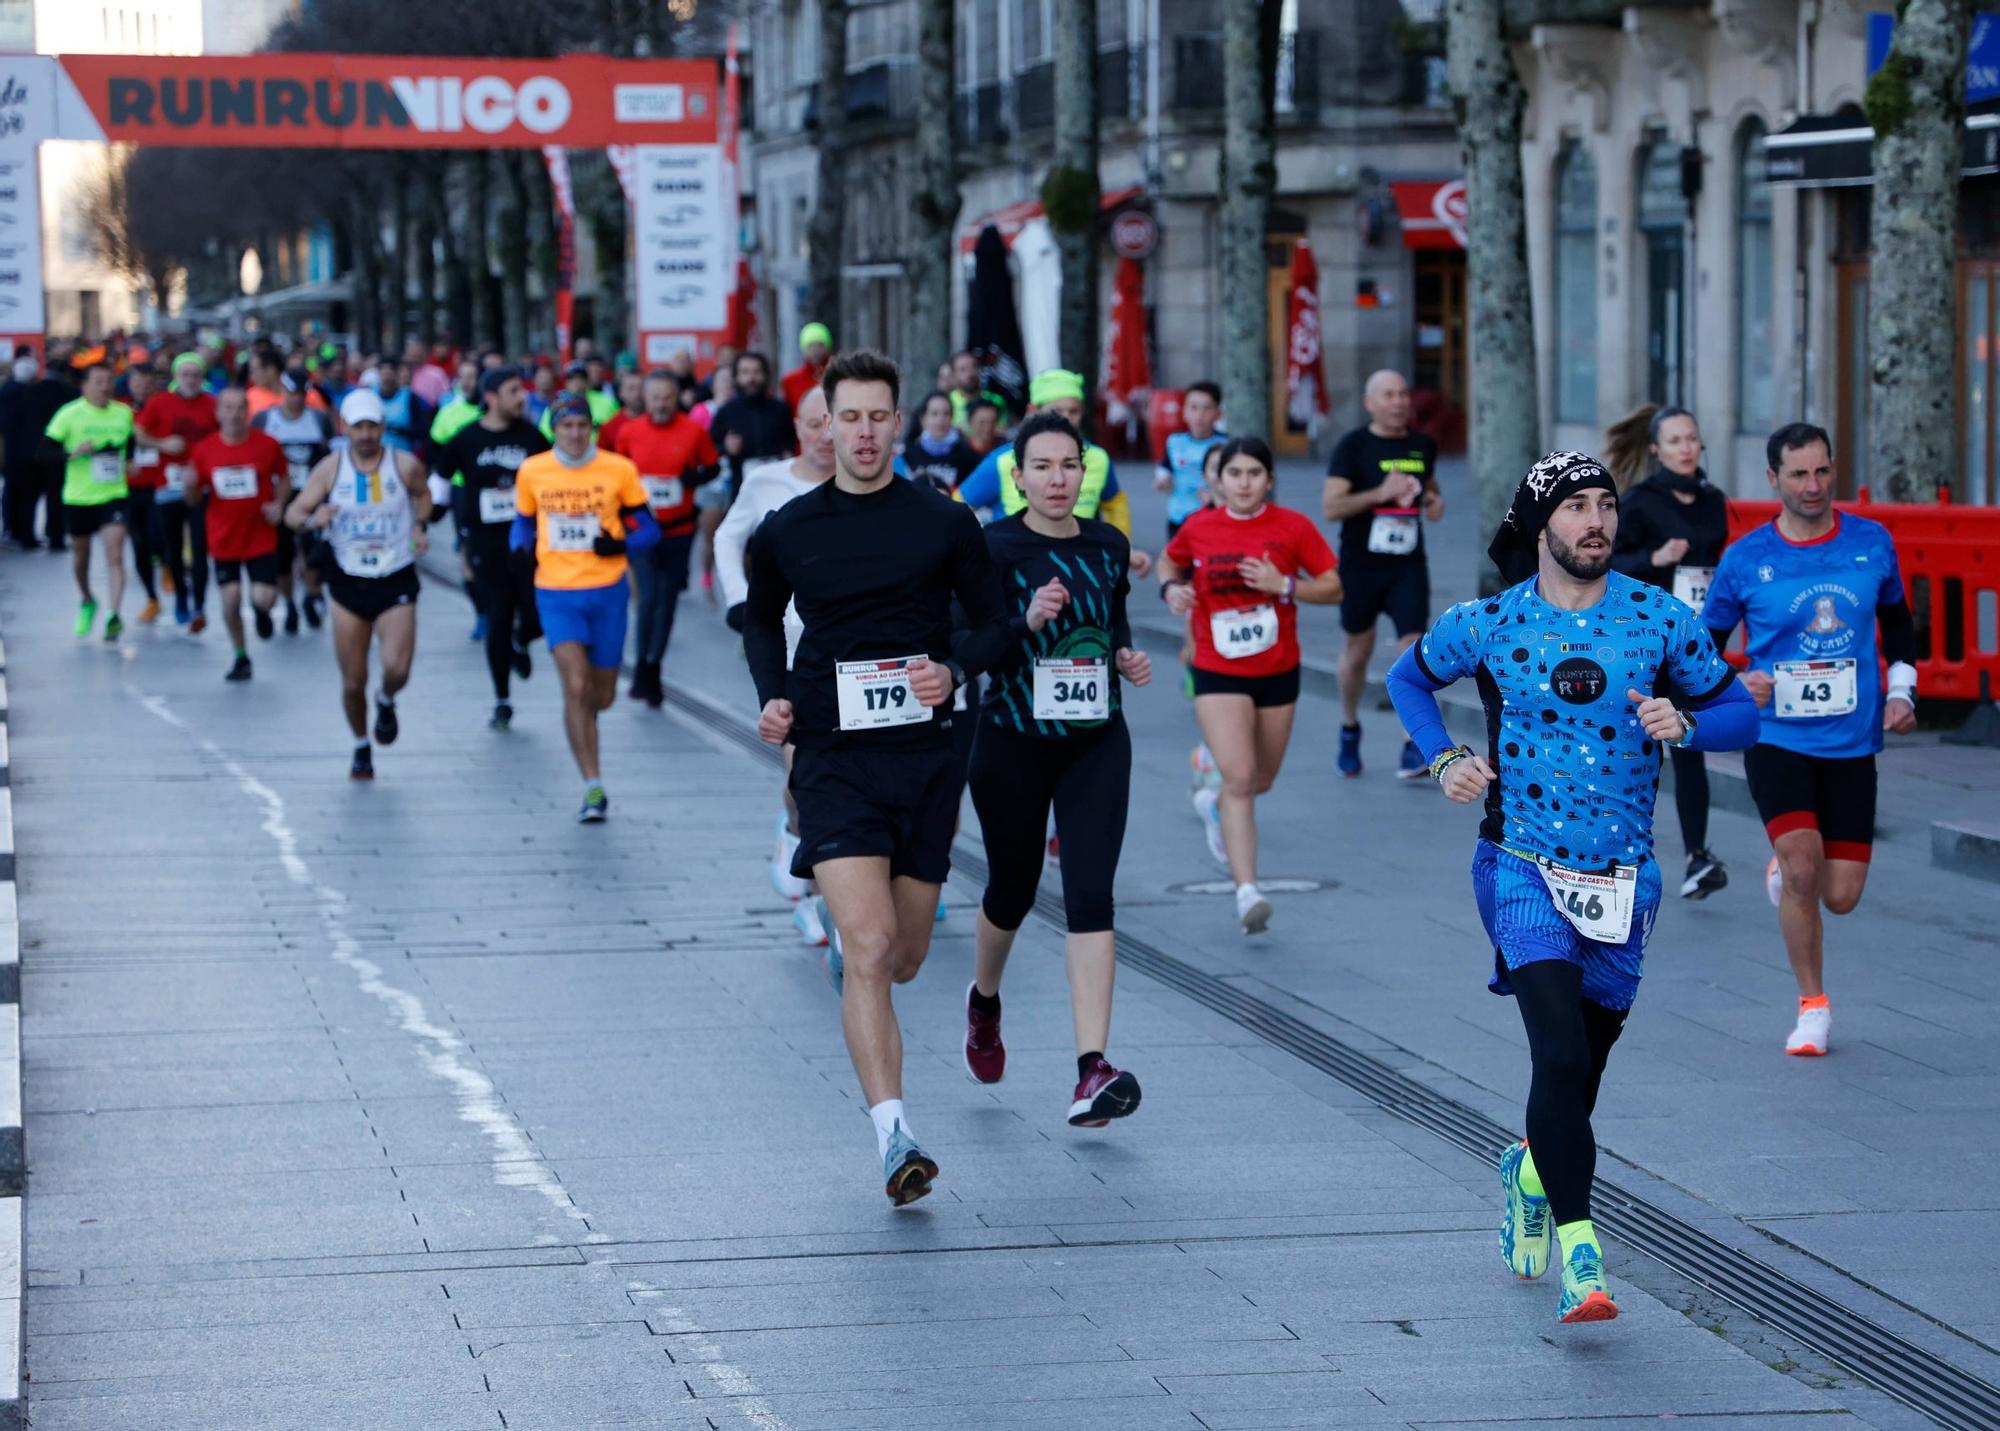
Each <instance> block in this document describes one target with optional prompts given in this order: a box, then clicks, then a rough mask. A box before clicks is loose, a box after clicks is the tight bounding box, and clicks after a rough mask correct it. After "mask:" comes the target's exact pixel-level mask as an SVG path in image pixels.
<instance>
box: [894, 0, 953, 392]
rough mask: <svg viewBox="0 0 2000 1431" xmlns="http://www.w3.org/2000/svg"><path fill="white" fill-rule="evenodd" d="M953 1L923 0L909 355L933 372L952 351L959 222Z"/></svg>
mask: <svg viewBox="0 0 2000 1431" xmlns="http://www.w3.org/2000/svg"><path fill="white" fill-rule="evenodd" d="M956 26H957V6H956V4H955V3H954V0H917V76H918V91H917V182H916V192H915V194H914V196H913V198H912V201H911V204H910V212H911V216H912V218H913V220H914V222H913V223H912V224H911V234H910V251H909V256H908V260H907V263H906V265H905V272H906V273H907V274H908V282H909V299H910V309H909V320H908V322H907V323H906V324H905V325H904V334H905V346H904V351H903V357H904V360H905V361H906V362H907V363H908V365H909V368H910V371H912V372H915V373H930V372H935V371H936V370H937V366H938V364H939V363H942V362H943V361H944V360H945V359H946V358H947V357H949V356H950V354H951V276H952V258H953V253H952V250H953V240H954V238H955V232H956V229H957V226H958V207H959V199H958V145H957V142H956V135H955V134H954V133H953V130H954V127H955V126H954V118H955V115H956V111H957V106H956V104H955V103H954V100H955V98H956V90H955V86H954V84H953V79H952V75H953V64H954V60H955V57H956V55H957V44H956Z"/></svg>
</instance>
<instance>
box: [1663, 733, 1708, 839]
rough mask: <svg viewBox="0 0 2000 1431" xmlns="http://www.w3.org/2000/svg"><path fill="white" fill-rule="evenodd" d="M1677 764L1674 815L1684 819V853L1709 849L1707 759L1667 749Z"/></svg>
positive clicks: (1695, 751) (1689, 752)
mask: <svg viewBox="0 0 2000 1431" xmlns="http://www.w3.org/2000/svg"><path fill="white" fill-rule="evenodd" d="M1667 755H1668V757H1669V758H1670V759H1672V761H1673V762H1674V812H1675V813H1676V814H1678V815H1679V816H1680V817H1681V846H1682V849H1683V850H1684V852H1685V853H1687V854H1690V855H1691V854H1693V853H1694V852H1695V851H1696V850H1705V849H1707V848H1708V757H1707V756H1705V755H1703V754H1702V753H1701V752H1700V751H1698V750H1683V749H1681V748H1680V747H1679V746H1678V745H1670V746H1668V747H1667Z"/></svg>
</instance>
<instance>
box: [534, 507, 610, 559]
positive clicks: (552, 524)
mask: <svg viewBox="0 0 2000 1431" xmlns="http://www.w3.org/2000/svg"><path fill="white" fill-rule="evenodd" d="M546 520H547V522H548V534H549V550H550V551H552V552H587V551H589V550H591V549H592V548H593V547H595V546H596V545H597V537H598V533H599V532H600V531H601V530H602V529H603V523H602V521H600V520H599V518H598V515H597V513H595V512H550V513H548V515H547V517H546Z"/></svg>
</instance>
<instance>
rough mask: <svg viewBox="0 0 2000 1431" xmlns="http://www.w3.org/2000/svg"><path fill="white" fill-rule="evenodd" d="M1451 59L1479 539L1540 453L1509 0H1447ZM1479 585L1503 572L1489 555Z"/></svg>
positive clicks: (1487, 535) (1490, 583)
mask: <svg viewBox="0 0 2000 1431" xmlns="http://www.w3.org/2000/svg"><path fill="white" fill-rule="evenodd" d="M1445 15H1446V24H1447V37H1446V63H1447V65H1448V66H1449V70H1450V78H1451V93H1452V106H1453V109H1454V111H1455V112H1456V116H1457V120H1458V140H1459V144H1460V146H1461V147H1462V148H1463V149H1464V151H1465V191H1466V199H1467V203H1468V207H1469V210H1470V212H1469V213H1468V215H1467V218H1466V224H1465V229H1466V243H1465V279H1466V282H1465V288H1466V300H1467V301H1466V307H1467V309H1468V311H1469V314H1470V317H1471V323H1472V372H1471V391H1472V400H1471V402H1470V403H1469V404H1468V406H1469V407H1470V409H1471V429H1470V432H1469V434H1468V437H1469V446H1470V448H1471V457H1472V472H1473V481H1474V484H1475V486H1476V488H1477V490H1478V492H1479V549H1480V551H1481V552H1484V551H1485V550H1486V547H1487V544H1488V543H1489V542H1490V541H1491V540H1492V538H1493V533H1494V532H1495V531H1496V530H1498V528H1499V526H1500V523H1501V521H1502V520H1503V519H1504V518H1505V517H1506V515H1507V507H1508V504H1509V503H1510V502H1511V501H1512V500H1513V497H1514V489H1515V488H1516V487H1517V486H1519V485H1520V482H1521V477H1522V475H1523V474H1524V473H1526V472H1527V470H1528V468H1529V467H1530V466H1532V465H1533V464H1534V461H1535V459H1536V457H1537V456H1539V455H1540V454H1539V447H1540V443H1539V439H1538V436H1537V431H1536V427H1537V414H1538V413H1539V412H1540V410H1541V404H1540V401H1539V400H1538V398H1537V397H1536V390H1535V332H1534V318H1533V313H1532V310H1531V309H1530V307H1529V290H1528V219H1527V201H1526V198H1525V196H1524V193H1523V189H1522V180H1521V113H1522V110H1523V108H1524V107H1525V105H1526V96H1525V95H1524V93H1523V92H1522V89H1521V81H1520V79H1519V77H1518V76H1517V75H1516V74H1515V73H1514V61H1513V57H1512V55H1511V54H1510V52H1509V51H1508V49H1507V39H1506V36H1505V35H1504V33H1503V32H1502V23H1503V19H1504V6H1503V4H1502V0H1446V7H1445ZM1479 569H1480V582H1479V585H1480V590H1481V591H1485V592H1490V591H1492V590H1494V589H1496V587H1497V585H1498V582H1499V573H1498V572H1497V571H1495V570H1494V568H1493V565H1492V563H1490V562H1487V561H1485V560H1484V559H1482V560H1481V561H1480V564H1479Z"/></svg>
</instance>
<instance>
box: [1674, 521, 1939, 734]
mask: <svg viewBox="0 0 2000 1431" xmlns="http://www.w3.org/2000/svg"><path fill="white" fill-rule="evenodd" d="M1904 599H1905V598H1904V595H1903V577H1902V573H1901V571H1900V570H1899V569H1898V567H1897V565H1896V545H1895V543H1894V542H1893V541H1892V540H1891V539H1890V537H1889V529H1888V528H1887V527H1884V526H1883V525H1882V524H1881V523H1880V522H1871V521H1869V520H1868V519H1867V518H1866V517H1857V516H1855V515H1854V514H1853V513H1852V512H1836V513H1835V514H1834V524H1833V530H1832V531H1831V532H1829V533H1828V534H1827V535H1826V536H1824V537H1822V538H1820V539H1819V540H1817V541H1812V542H1794V541H1789V540H1787V539H1786V538H1785V537H1784V535H1783V534H1782V533H1780V532H1779V531H1778V524H1777V523H1776V522H1775V521H1771V522H1766V523H1765V524H1764V525H1763V526H1761V527H1758V528H1757V529H1756V530H1755V531H1751V532H1747V533H1745V534H1744V536H1743V537H1742V538H1741V539H1740V540H1739V541H1737V542H1735V543H1734V544H1732V545H1731V546H1730V547H1729V549H1728V550H1727V551H1725V552H1723V554H1722V564H1721V565H1720V566H1718V567H1717V568H1716V569H1715V580H1714V581H1713V582H1711V583H1710V584H1709V588H1708V604H1707V605H1706V606H1704V607H1703V608H1702V613H1701V615H1702V621H1703V622H1704V623H1705V624H1706V625H1707V626H1708V627H1709V628H1710V629H1711V630H1715V631H1733V630H1735V629H1736V625H1737V623H1738V622H1741V623H1743V627H1744V643H1745V644H1744V650H1745V652H1746V653H1747V654H1748V655H1749V657H1750V666H1751V668H1752V669H1753V670H1758V671H1770V670H1771V669H1772V664H1773V663H1774V662H1778V661H1853V662H1854V663H1855V665H1854V679H1855V702H1854V709H1853V710H1852V711H1850V712H1848V713H1847V714H1846V715H1836V716H1819V717H1807V718H1804V719H1799V718H1793V717H1788V716H1780V715H1779V714H1778V701H1777V700H1776V699H1775V697H1774V698H1773V700H1772V701H1771V703H1770V704H1769V705H1767V706H1765V707H1764V708H1763V710H1762V712H1760V714H1761V717H1762V720H1763V733H1762V734H1761V735H1760V736H1759V737H1758V741H1759V743H1760V744H1763V745H1778V746H1783V747H1784V748H1785V749H1786V750H1795V751H1797V752H1799V753H1800V754H1801V755H1818V756H1825V757H1828V758H1830V759H1839V758H1842V757H1851V756H1860V755H1873V754H1874V753H1875V752H1876V751H1878V750H1880V749H1881V748H1882V703H1883V702H1884V700H1886V699H1887V693H1886V692H1885V691H1884V690H1883V688H1882V666H1881V662H1880V660H1879V659H1878V657H1877V656H1876V639H1875V610H1876V608H1877V607H1880V606H1896V605H1900V604H1901V603H1902V602H1903V601H1904Z"/></svg>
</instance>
